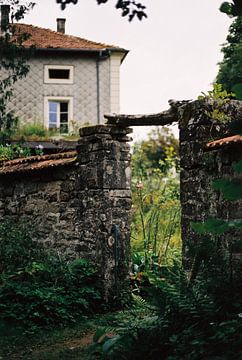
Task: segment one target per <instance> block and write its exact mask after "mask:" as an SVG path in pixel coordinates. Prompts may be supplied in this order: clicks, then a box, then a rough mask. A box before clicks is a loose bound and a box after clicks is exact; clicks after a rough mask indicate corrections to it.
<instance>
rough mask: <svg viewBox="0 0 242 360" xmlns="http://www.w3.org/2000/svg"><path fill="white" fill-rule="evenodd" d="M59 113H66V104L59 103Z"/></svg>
mask: <svg viewBox="0 0 242 360" xmlns="http://www.w3.org/2000/svg"><path fill="white" fill-rule="evenodd" d="M60 112H61V113H62V112H68V103H67V102H61V103H60Z"/></svg>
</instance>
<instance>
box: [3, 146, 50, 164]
mask: <svg viewBox="0 0 242 360" xmlns="http://www.w3.org/2000/svg"><path fill="white" fill-rule="evenodd" d="M42 154H43V151H42V148H39V147H37V148H35V149H33V150H31V149H29V148H26V147H23V146H22V145H20V144H14V145H10V144H7V145H0V161H3V160H13V159H17V158H25V157H28V156H34V155H42Z"/></svg>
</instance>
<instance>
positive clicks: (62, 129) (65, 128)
mask: <svg viewBox="0 0 242 360" xmlns="http://www.w3.org/2000/svg"><path fill="white" fill-rule="evenodd" d="M60 133H61V134H68V124H60Z"/></svg>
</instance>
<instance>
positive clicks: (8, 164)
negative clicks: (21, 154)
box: [0, 151, 77, 177]
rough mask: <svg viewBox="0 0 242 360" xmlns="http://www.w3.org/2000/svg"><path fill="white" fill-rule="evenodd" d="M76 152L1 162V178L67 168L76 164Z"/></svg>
mask: <svg viewBox="0 0 242 360" xmlns="http://www.w3.org/2000/svg"><path fill="white" fill-rule="evenodd" d="M76 155H77V152H76V151H68V152H65V153H59V154H52V155H42V156H30V157H27V158H21V159H15V160H10V161H0V177H1V176H4V175H15V174H23V173H30V172H34V171H39V170H43V169H50V168H56V167H60V166H67V165H71V164H74V163H75V162H76Z"/></svg>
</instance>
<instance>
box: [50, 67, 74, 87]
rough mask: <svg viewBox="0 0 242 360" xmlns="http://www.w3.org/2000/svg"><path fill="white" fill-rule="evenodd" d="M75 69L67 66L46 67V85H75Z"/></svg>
mask: <svg viewBox="0 0 242 360" xmlns="http://www.w3.org/2000/svg"><path fill="white" fill-rule="evenodd" d="M73 76H74V67H73V66H67V65H45V67H44V82H45V83H46V84H73Z"/></svg>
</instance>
